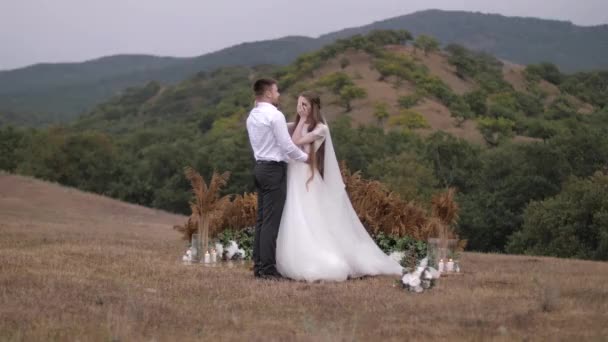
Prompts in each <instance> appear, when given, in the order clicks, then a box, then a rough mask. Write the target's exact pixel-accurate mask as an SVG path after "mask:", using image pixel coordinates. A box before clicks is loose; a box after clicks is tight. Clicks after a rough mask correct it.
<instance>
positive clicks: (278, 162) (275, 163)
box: [255, 160, 287, 165]
mask: <svg viewBox="0 0 608 342" xmlns="http://www.w3.org/2000/svg"><path fill="white" fill-rule="evenodd" d="M255 163H256V164H264V165H286V164H287V162H284V161H275V160H256V161H255Z"/></svg>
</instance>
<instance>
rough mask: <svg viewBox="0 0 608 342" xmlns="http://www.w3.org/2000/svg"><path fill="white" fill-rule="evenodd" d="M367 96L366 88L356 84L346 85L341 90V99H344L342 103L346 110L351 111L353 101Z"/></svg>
mask: <svg viewBox="0 0 608 342" xmlns="http://www.w3.org/2000/svg"><path fill="white" fill-rule="evenodd" d="M366 96H367V92H366V91H365V89H363V88H360V87H357V86H356V85H354V84H349V85H346V86H344V87H343V88H342V89H341V90H340V100H341V101H342V105H343V106H344V109H345V110H346V112H350V111H351V110H352V105H351V102H352V101H353V100H356V99H363V98H365V97H366Z"/></svg>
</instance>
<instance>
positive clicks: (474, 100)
mask: <svg viewBox="0 0 608 342" xmlns="http://www.w3.org/2000/svg"><path fill="white" fill-rule="evenodd" d="M463 97H464V100H465V101H466V102H467V104H468V105H469V108H470V109H471V110H472V111H473V113H475V114H476V115H477V116H484V115H486V113H487V111H488V106H487V99H488V94H487V93H486V92H485V91H484V90H482V89H477V90H474V91H472V92H469V93H466V94H464V96H463Z"/></svg>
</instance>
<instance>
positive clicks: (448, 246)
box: [427, 238, 458, 272]
mask: <svg viewBox="0 0 608 342" xmlns="http://www.w3.org/2000/svg"><path fill="white" fill-rule="evenodd" d="M457 248H458V240H457V239H440V238H430V239H428V241H427V256H428V258H429V265H431V266H433V267H434V268H436V269H437V270H440V261H443V271H444V272H445V271H450V272H452V270H453V267H454V266H455V265H454V262H455V261H456V260H455V259H456V258H455V256H456V249H457ZM450 260H451V261H452V263H451V264H450V266H451V267H448V263H449V262H450ZM448 268H450V269H451V270H448ZM440 271H441V270H440Z"/></svg>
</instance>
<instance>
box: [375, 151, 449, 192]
mask: <svg viewBox="0 0 608 342" xmlns="http://www.w3.org/2000/svg"><path fill="white" fill-rule="evenodd" d="M428 164H430V163H428V162H426V161H425V160H423V159H422V158H421V156H419V155H418V154H416V153H415V152H410V151H404V152H402V153H401V154H399V155H397V156H390V157H387V158H384V159H376V160H374V162H372V164H371V165H370V166H369V171H368V173H369V175H370V176H371V177H373V178H376V179H379V180H380V181H381V182H382V183H384V184H385V185H387V186H388V188H389V189H390V190H392V191H394V192H396V193H398V194H400V195H401V197H402V198H403V199H404V200H407V201H412V200H416V202H418V203H428V202H429V201H430V199H431V196H432V194H433V192H434V191H433V190H434V189H435V188H437V185H438V181H437V179H436V178H435V175H434V174H433V169H432V168H431V167H430V166H429V165H428Z"/></svg>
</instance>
